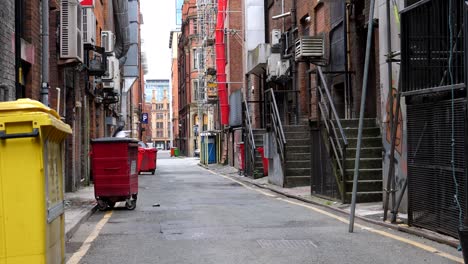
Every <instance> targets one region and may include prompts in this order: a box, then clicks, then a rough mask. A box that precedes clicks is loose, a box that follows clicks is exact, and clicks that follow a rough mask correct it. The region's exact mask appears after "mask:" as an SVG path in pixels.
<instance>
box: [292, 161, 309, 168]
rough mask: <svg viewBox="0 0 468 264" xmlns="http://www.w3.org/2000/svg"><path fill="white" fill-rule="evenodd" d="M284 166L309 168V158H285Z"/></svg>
mask: <svg viewBox="0 0 468 264" xmlns="http://www.w3.org/2000/svg"><path fill="white" fill-rule="evenodd" d="M286 168H310V160H287V161H286Z"/></svg>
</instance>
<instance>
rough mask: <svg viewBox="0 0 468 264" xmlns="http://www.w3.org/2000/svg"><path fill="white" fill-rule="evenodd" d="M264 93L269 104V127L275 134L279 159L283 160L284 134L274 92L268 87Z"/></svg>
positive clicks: (284, 150) (284, 156) (284, 149)
mask: <svg viewBox="0 0 468 264" xmlns="http://www.w3.org/2000/svg"><path fill="white" fill-rule="evenodd" d="M265 95H269V97H266V98H269V99H270V101H271V106H272V107H271V106H270V117H271V128H272V130H273V132H274V134H275V137H276V141H277V143H278V144H277V145H278V150H279V153H280V157H281V160H282V161H283V162H284V160H285V158H286V154H285V152H286V137H285V135H284V130H283V124H282V122H281V117H280V114H279V110H278V105H277V104H276V99H275V92H274V91H273V89H268V90H267V91H266V92H265Z"/></svg>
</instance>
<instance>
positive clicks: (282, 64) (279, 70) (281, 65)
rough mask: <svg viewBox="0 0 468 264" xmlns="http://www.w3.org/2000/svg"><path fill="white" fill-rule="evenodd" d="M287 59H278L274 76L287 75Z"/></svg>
mask: <svg viewBox="0 0 468 264" xmlns="http://www.w3.org/2000/svg"><path fill="white" fill-rule="evenodd" d="M289 66H290V65H289V60H280V61H278V65H277V67H276V76H277V77H278V78H280V77H282V78H284V77H288V71H289Z"/></svg>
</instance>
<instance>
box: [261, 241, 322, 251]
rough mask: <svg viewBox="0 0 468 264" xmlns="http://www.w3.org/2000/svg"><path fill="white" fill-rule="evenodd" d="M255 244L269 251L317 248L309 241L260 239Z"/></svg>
mask: <svg viewBox="0 0 468 264" xmlns="http://www.w3.org/2000/svg"><path fill="white" fill-rule="evenodd" d="M257 243H258V244H259V245H260V247H261V248H265V249H269V248H273V249H276V248H292V249H295V248H318V246H317V245H316V244H315V243H314V242H312V241H311V240H286V239H281V240H267V239H261V240H257Z"/></svg>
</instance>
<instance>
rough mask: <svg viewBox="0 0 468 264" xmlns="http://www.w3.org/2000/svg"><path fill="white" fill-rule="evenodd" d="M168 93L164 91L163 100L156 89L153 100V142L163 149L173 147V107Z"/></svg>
mask: <svg viewBox="0 0 468 264" xmlns="http://www.w3.org/2000/svg"><path fill="white" fill-rule="evenodd" d="M167 91H168V89H165V90H163V96H162V98H158V93H157V92H158V91H157V90H156V89H154V90H153V97H152V98H151V133H152V135H151V139H152V140H151V141H153V142H154V143H155V145H156V147H157V148H162V149H168V148H170V147H171V146H170V142H171V131H172V126H171V114H170V111H171V110H170V109H171V107H170V99H169V97H168V94H167ZM159 99H160V100H159Z"/></svg>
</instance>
